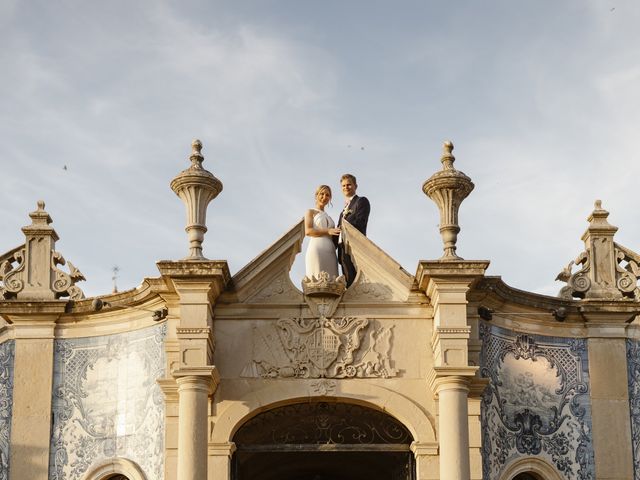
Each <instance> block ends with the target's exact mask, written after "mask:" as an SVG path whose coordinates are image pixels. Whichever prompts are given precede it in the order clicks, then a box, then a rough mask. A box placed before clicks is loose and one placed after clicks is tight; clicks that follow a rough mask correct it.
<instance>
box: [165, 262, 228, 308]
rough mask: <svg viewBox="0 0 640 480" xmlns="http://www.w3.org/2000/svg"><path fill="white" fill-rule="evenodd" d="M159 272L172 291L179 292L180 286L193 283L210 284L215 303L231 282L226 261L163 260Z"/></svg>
mask: <svg viewBox="0 0 640 480" xmlns="http://www.w3.org/2000/svg"><path fill="white" fill-rule="evenodd" d="M157 266H158V270H160V274H161V275H162V278H163V280H164V282H165V284H166V285H167V287H168V288H169V289H170V290H171V291H177V290H178V285H187V284H188V283H191V282H193V284H194V286H195V285H196V284H198V283H202V282H209V283H210V288H211V290H210V292H209V295H210V296H211V301H212V302H214V301H215V300H216V299H217V298H218V296H219V295H220V293H221V292H222V291H223V290H224V289H225V288H226V287H227V285H228V284H229V281H230V280H231V275H230V273H229V266H228V265H227V262H226V261H225V260H178V261H170V260H161V261H159V262H157Z"/></svg>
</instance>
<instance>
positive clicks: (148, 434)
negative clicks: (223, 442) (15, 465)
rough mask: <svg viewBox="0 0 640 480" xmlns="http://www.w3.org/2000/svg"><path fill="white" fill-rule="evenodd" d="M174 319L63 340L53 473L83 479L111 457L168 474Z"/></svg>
mask: <svg viewBox="0 0 640 480" xmlns="http://www.w3.org/2000/svg"><path fill="white" fill-rule="evenodd" d="M165 334H166V325H164V324H163V325H158V326H154V327H151V328H146V329H143V330H137V331H133V332H128V333H122V334H117V335H108V336H102V337H87V338H76V339H65V340H56V341H55V354H54V355H55V356H54V372H53V373H54V376H53V402H52V403H53V406H52V408H53V432H52V437H51V456H50V459H49V478H50V479H52V480H77V479H80V478H82V477H83V475H85V474H86V473H87V472H88V471H89V470H90V469H91V468H92V467H93V466H95V465H96V464H98V463H100V462H101V461H104V460H107V459H111V458H126V459H129V460H131V461H133V462H135V463H137V464H138V465H139V466H140V467H141V468H142V470H143V471H144V472H145V475H146V477H147V478H148V479H149V480H161V479H162V478H163V450H164V449H163V445H164V442H163V437H164V401H163V397H162V392H161V390H160V388H159V386H158V384H157V383H156V380H157V379H158V378H161V377H163V376H164V346H163V341H164V337H165Z"/></svg>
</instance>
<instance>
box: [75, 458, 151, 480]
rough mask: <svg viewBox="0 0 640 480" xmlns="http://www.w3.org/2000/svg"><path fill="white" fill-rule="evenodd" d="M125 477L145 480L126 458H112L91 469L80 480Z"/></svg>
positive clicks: (140, 471) (137, 467)
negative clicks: (118, 475)
mask: <svg viewBox="0 0 640 480" xmlns="http://www.w3.org/2000/svg"><path fill="white" fill-rule="evenodd" d="M117 474H120V475H125V476H126V477H127V478H129V479H130V480H147V477H146V476H145V475H144V472H143V471H142V469H141V468H140V467H139V466H138V465H137V464H136V463H135V462H132V461H131V460H127V459H126V458H113V459H110V460H107V461H104V462H101V463H100V465H98V466H97V467H93V468H92V469H91V470H90V471H89V473H87V474H86V475H84V476H83V477H82V480H107V479H109V478H111V477H112V476H113V475H117Z"/></svg>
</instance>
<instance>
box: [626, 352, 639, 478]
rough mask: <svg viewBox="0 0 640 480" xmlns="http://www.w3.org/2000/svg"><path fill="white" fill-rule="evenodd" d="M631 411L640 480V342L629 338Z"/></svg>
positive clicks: (636, 471) (634, 469)
mask: <svg viewBox="0 0 640 480" xmlns="http://www.w3.org/2000/svg"><path fill="white" fill-rule="evenodd" d="M627 368H628V372H629V375H628V380H629V411H630V412H631V445H632V448H633V472H634V477H633V478H634V480H640V342H638V341H635V340H627Z"/></svg>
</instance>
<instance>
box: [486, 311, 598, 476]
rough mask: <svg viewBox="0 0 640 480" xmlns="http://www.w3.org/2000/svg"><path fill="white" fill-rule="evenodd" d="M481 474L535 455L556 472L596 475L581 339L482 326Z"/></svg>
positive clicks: (492, 473)
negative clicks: (484, 385)
mask: <svg viewBox="0 0 640 480" xmlns="http://www.w3.org/2000/svg"><path fill="white" fill-rule="evenodd" d="M480 333H481V336H482V340H483V344H482V351H481V369H482V370H481V372H482V376H484V377H488V378H489V379H490V383H489V385H488V387H487V388H486V390H485V393H484V396H483V399H482V404H481V418H482V420H481V421H482V456H483V459H482V460H483V465H482V469H483V478H484V479H485V480H489V479H491V480H497V479H499V478H501V474H502V472H504V470H505V469H506V468H507V467H509V466H510V465H511V464H513V462H515V461H517V460H521V459H525V458H527V457H534V456H535V457H536V458H538V459H541V460H544V461H545V462H547V463H548V464H549V465H550V466H552V467H553V468H554V469H555V470H556V471H557V472H558V473H559V474H560V476H561V477H562V478H566V479H572V480H573V479H576V480H577V479H580V480H584V479H593V478H595V468H594V453H593V445H592V442H591V406H590V397H589V392H590V386H589V372H588V356H587V341H586V340H584V339H575V338H560V337H547V336H541V335H531V334H522V333H518V332H513V331H509V330H506V329H503V328H500V327H497V326H495V325H490V324H488V323H483V324H481V327H480Z"/></svg>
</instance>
